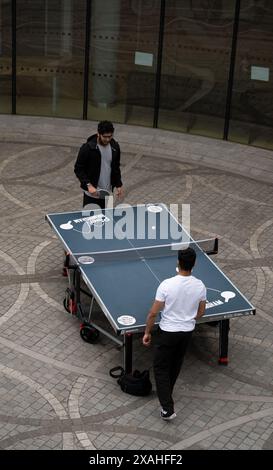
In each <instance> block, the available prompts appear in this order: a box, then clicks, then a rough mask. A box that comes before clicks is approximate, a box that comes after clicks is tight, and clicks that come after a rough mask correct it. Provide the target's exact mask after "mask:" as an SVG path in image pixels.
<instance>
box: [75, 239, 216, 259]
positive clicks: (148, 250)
mask: <svg viewBox="0 0 273 470" xmlns="http://www.w3.org/2000/svg"><path fill="white" fill-rule="evenodd" d="M188 247H192V248H193V249H194V250H195V251H196V253H197V255H198V253H201V252H204V253H206V254H209V255H211V254H215V253H217V252H218V239H215V238H213V239H207V240H198V241H189V242H182V243H172V244H167V245H156V246H145V247H135V246H132V247H130V248H127V249H122V250H113V251H100V252H98V251H97V252H90V253H79V254H77V256H76V258H77V261H78V263H79V264H93V263H96V264H97V263H107V262H114V261H119V262H121V261H135V260H142V259H143V260H147V259H152V258H164V257H166V256H167V257H170V256H173V257H176V258H177V256H178V251H179V250H185V249H186V248H188Z"/></svg>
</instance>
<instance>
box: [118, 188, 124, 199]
mask: <svg viewBox="0 0 273 470" xmlns="http://www.w3.org/2000/svg"><path fill="white" fill-rule="evenodd" d="M116 194H117V197H118V199H121V198H123V196H124V189H123V186H120V187H119V188H116Z"/></svg>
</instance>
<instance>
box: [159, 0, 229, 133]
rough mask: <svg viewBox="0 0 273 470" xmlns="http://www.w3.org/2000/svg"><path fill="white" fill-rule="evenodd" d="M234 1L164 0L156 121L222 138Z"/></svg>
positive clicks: (164, 124)
mask: <svg viewBox="0 0 273 470" xmlns="http://www.w3.org/2000/svg"><path fill="white" fill-rule="evenodd" d="M234 7H235V0H230V1H228V2H227V1H223V0H185V1H183V2H181V1H180V0H168V1H167V2H166V17H165V35H164V48H163V60H162V75H161V92H160V111H159V120H158V126H159V127H162V128H165V129H173V130H177V131H183V132H190V133H196V134H200V135H206V136H211V137H218V138H221V137H223V128H224V116H225V106H226V94H227V82H228V74H229V64H230V52H231V43H232V30H233V17H234Z"/></svg>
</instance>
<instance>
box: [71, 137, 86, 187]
mask: <svg viewBox="0 0 273 470" xmlns="http://www.w3.org/2000/svg"><path fill="white" fill-rule="evenodd" d="M87 158H88V149H87V148H86V144H84V145H82V146H81V148H80V150H79V153H78V157H77V160H76V162H75V165H74V173H75V175H76V176H77V178H78V179H79V180H80V182H81V184H82V187H83V188H84V189H87V190H89V189H88V187H87V183H89V179H88V175H87Z"/></svg>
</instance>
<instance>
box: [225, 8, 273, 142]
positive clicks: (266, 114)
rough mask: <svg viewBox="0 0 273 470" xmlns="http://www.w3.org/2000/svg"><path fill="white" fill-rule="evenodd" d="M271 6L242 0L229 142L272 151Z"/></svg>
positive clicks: (272, 16) (272, 24) (272, 44)
mask: <svg viewBox="0 0 273 470" xmlns="http://www.w3.org/2000/svg"><path fill="white" fill-rule="evenodd" d="M272 51H273V3H272V1H269V0H268V1H267V0H259V1H249V0H242V1H241V12H240V21H239V32H238V42H237V54H236V65H235V75H234V83H233V94H232V108H231V120H230V127H229V140H233V141H236V142H241V143H246V144H252V145H258V146H261V147H267V148H271V149H272V148H273V107H272V102H273V52H272Z"/></svg>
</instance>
